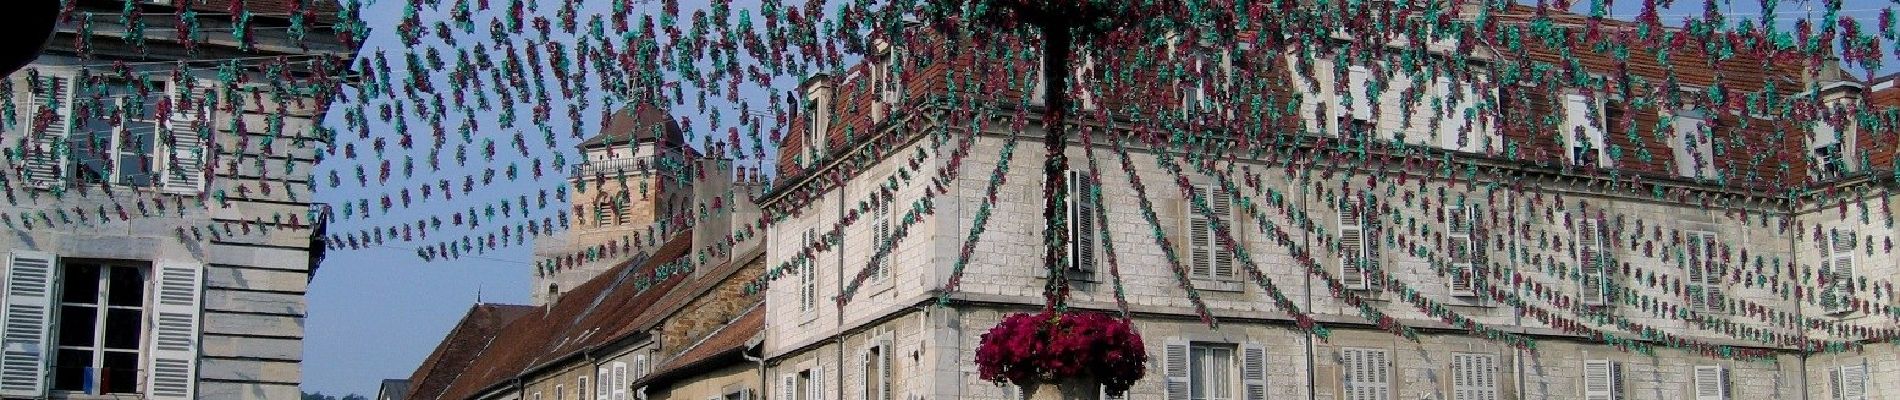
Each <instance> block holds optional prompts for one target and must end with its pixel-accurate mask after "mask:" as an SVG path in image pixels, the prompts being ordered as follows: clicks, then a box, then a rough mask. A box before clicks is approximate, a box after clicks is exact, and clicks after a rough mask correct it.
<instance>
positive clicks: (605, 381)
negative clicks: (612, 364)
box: [594, 367, 614, 400]
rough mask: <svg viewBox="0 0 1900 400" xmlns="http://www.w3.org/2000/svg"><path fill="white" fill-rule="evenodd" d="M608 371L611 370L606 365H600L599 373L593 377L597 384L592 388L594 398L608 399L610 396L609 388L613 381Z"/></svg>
mask: <svg viewBox="0 0 1900 400" xmlns="http://www.w3.org/2000/svg"><path fill="white" fill-rule="evenodd" d="M610 371H611V370H609V369H608V368H607V367H601V368H600V375H599V376H597V377H595V378H594V384H595V385H597V387H595V388H594V399H595V400H609V399H608V397H610V396H611V393H612V389H611V388H612V387H613V381H614V379H613V375H612V373H611V372H610Z"/></svg>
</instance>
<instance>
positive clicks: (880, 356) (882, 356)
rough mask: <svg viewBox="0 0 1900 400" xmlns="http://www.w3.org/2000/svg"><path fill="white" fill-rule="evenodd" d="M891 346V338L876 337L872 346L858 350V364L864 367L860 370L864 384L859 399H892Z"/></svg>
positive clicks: (861, 380) (860, 376) (859, 375)
mask: <svg viewBox="0 0 1900 400" xmlns="http://www.w3.org/2000/svg"><path fill="white" fill-rule="evenodd" d="M890 347H891V345H890V340H888V339H874V340H872V344H871V345H870V347H866V348H865V349H864V350H863V351H860V352H858V361H859V363H858V365H859V366H861V367H862V368H863V369H860V370H859V371H858V372H859V374H858V377H859V378H860V382H862V384H863V386H862V387H861V388H860V389H863V391H862V392H861V393H860V395H861V396H860V397H859V399H863V400H890V399H891V354H890V353H891V352H890Z"/></svg>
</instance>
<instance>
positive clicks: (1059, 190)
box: [1042, 21, 1075, 311]
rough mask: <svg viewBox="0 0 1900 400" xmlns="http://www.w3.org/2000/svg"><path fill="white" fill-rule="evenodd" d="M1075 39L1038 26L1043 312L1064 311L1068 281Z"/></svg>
mask: <svg viewBox="0 0 1900 400" xmlns="http://www.w3.org/2000/svg"><path fill="white" fill-rule="evenodd" d="M1074 40H1075V38H1074V37H1073V36H1072V35H1071V33H1070V32H1069V27H1068V25H1066V24H1062V23H1060V22H1055V21H1049V22H1047V23H1045V24H1043V25H1042V76H1043V82H1044V85H1045V86H1044V90H1043V93H1042V99H1043V107H1044V109H1043V112H1042V126H1043V134H1042V145H1043V148H1044V149H1045V150H1046V151H1047V152H1048V153H1047V156H1046V159H1047V162H1045V163H1044V164H1043V182H1042V191H1043V199H1044V203H1043V209H1042V217H1043V219H1044V220H1045V221H1047V225H1046V226H1044V227H1043V231H1042V235H1043V247H1044V252H1043V264H1044V265H1045V266H1046V267H1047V268H1048V269H1049V282H1048V287H1047V288H1045V290H1044V291H1043V292H1044V295H1045V296H1047V297H1048V299H1047V300H1048V301H1047V304H1046V305H1045V306H1044V308H1045V309H1054V310H1056V311H1061V310H1065V309H1067V308H1068V304H1067V302H1068V297H1069V277H1068V274H1067V272H1068V271H1067V270H1068V268H1067V264H1068V263H1067V262H1066V261H1067V256H1068V247H1069V237H1068V221H1066V216H1067V211H1068V199H1067V197H1068V186H1067V185H1068V182H1067V180H1066V179H1064V178H1065V177H1066V176H1067V175H1066V174H1067V172H1068V170H1069V157H1068V154H1067V150H1068V135H1067V134H1068V132H1067V130H1066V129H1065V125H1066V123H1065V120H1066V118H1065V117H1066V116H1065V115H1064V113H1066V112H1067V111H1068V108H1069V107H1068V104H1067V100H1068V92H1069V85H1068V83H1069V81H1068V78H1069V77H1068V75H1069V74H1068V71H1069V51H1070V46H1071V45H1073V43H1074Z"/></svg>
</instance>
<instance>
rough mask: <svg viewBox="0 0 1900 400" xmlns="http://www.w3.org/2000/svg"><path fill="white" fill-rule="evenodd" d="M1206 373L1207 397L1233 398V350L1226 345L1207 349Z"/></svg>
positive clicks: (1225, 399)
mask: <svg viewBox="0 0 1900 400" xmlns="http://www.w3.org/2000/svg"><path fill="white" fill-rule="evenodd" d="M1208 350H1210V351H1209V352H1208V355H1209V357H1208V363H1207V375H1208V378H1209V379H1208V386H1209V389H1210V390H1209V392H1210V393H1208V398H1210V399H1217V400H1228V399H1232V398H1234V394H1233V390H1234V385H1233V380H1232V379H1233V366H1234V350H1233V349H1231V348H1226V347H1217V348H1212V349H1208Z"/></svg>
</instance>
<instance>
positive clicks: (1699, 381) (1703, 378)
mask: <svg viewBox="0 0 1900 400" xmlns="http://www.w3.org/2000/svg"><path fill="white" fill-rule="evenodd" d="M1695 400H1729V378H1728V369H1727V368H1722V366H1719V365H1698V366H1696V367H1695Z"/></svg>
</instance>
